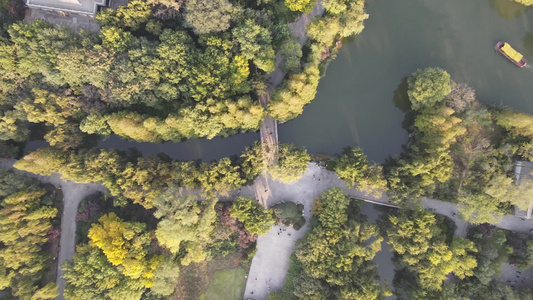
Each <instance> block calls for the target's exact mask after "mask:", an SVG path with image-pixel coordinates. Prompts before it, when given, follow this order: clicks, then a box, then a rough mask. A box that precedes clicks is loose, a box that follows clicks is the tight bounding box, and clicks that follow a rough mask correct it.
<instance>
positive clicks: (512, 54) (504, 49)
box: [495, 41, 527, 68]
mask: <svg viewBox="0 0 533 300" xmlns="http://www.w3.org/2000/svg"><path fill="white" fill-rule="evenodd" d="M495 48H496V50H498V51H500V53H501V54H502V55H503V56H505V57H507V59H508V60H510V61H512V62H513V63H514V64H515V65H517V66H519V67H520V68H522V67H525V66H526V65H527V60H526V58H525V57H524V56H523V55H522V54H521V53H520V52H518V51H516V50H515V49H513V47H511V45H509V44H508V43H505V42H502V41H499V42H497V43H496V47H495Z"/></svg>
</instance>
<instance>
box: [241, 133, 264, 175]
mask: <svg viewBox="0 0 533 300" xmlns="http://www.w3.org/2000/svg"><path fill="white" fill-rule="evenodd" d="M240 165H241V172H242V173H243V177H244V178H245V179H246V180H247V181H248V182H252V181H254V180H255V178H257V176H259V174H261V173H263V171H265V170H266V169H267V165H266V162H265V158H264V156H263V146H262V145H261V143H260V142H258V141H256V142H254V144H253V145H252V146H251V147H246V148H245V149H244V152H243V153H242V154H241V162H240Z"/></svg>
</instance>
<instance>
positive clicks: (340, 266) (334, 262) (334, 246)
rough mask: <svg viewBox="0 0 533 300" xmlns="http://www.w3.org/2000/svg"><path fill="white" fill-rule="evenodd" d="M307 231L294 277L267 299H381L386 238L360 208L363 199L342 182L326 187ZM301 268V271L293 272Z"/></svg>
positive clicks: (302, 241)
mask: <svg viewBox="0 0 533 300" xmlns="http://www.w3.org/2000/svg"><path fill="white" fill-rule="evenodd" d="M312 211H313V219H312V220H311V222H310V223H311V229H310V231H309V233H308V234H307V235H306V236H305V238H304V239H303V240H301V241H300V242H299V243H298V245H297V247H296V261H293V262H292V263H291V268H290V269H291V272H292V273H291V274H290V281H289V282H288V283H287V284H289V285H290V286H287V289H293V291H292V294H291V293H290V291H289V290H287V289H286V288H284V290H283V291H282V292H281V294H277V293H276V294H273V295H272V296H269V299H279V296H281V295H286V296H287V298H284V299H329V298H335V299H381V298H382V296H383V295H385V294H387V293H386V292H385V290H386V288H385V287H381V286H380V285H379V283H378V282H379V281H378V280H377V279H378V277H379V276H378V274H377V269H376V264H375V263H373V262H372V259H373V258H374V256H375V254H376V253H377V252H378V251H379V250H380V249H381V242H382V241H383V238H382V237H381V236H380V235H379V232H378V228H377V226H375V225H372V224H369V223H368V222H366V220H365V218H364V217H363V216H362V215H361V214H360V211H359V202H357V201H351V200H350V199H349V198H348V197H346V196H345V195H344V193H343V191H342V190H341V189H339V188H331V189H329V190H327V191H325V192H323V193H322V195H321V196H320V198H319V199H318V200H317V201H316V202H315V204H314V206H313V208H312ZM294 273H298V274H294Z"/></svg>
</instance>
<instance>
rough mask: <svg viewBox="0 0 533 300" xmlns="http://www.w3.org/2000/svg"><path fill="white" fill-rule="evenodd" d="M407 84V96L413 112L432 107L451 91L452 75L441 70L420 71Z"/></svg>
mask: <svg viewBox="0 0 533 300" xmlns="http://www.w3.org/2000/svg"><path fill="white" fill-rule="evenodd" d="M407 83H408V85H409V87H408V90H407V94H408V95H409V100H410V101H411V108H412V109H413V110H421V109H422V108H424V107H432V106H434V105H435V104H437V103H439V102H441V101H442V100H443V99H444V97H446V96H447V95H448V94H449V93H450V91H451V87H450V74H448V72H446V71H444V70H443V69H440V68H427V69H424V70H418V71H416V72H415V73H414V74H413V75H412V76H411V77H409V79H408V80H407Z"/></svg>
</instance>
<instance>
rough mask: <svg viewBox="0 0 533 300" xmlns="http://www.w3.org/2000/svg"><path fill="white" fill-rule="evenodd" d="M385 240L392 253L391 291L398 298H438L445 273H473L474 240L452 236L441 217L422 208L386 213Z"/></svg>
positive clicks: (446, 274)
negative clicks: (393, 274)
mask: <svg viewBox="0 0 533 300" xmlns="http://www.w3.org/2000/svg"><path fill="white" fill-rule="evenodd" d="M387 218H388V220H386V222H385V224H384V228H385V231H386V236H387V243H388V244H389V245H390V246H391V249H392V250H393V251H394V252H395V258H394V264H395V268H396V273H395V277H394V281H393V283H394V286H395V294H396V295H397V296H398V297H399V298H400V299H441V297H439V296H438V295H440V293H441V292H442V291H443V289H442V287H443V284H444V282H445V281H446V279H447V276H449V274H452V273H453V274H454V275H455V276H457V277H458V278H459V279H464V278H465V277H467V276H472V275H473V271H472V270H473V269H474V268H475V267H476V266H477V262H476V258H475V257H474V254H475V253H476V252H477V248H476V247H475V246H474V243H473V242H471V241H469V240H467V239H463V238H461V237H458V236H454V235H453V228H447V227H446V224H445V223H444V222H443V221H442V220H438V219H437V218H436V217H435V216H434V215H432V214H429V213H427V212H426V211H424V210H415V211H402V212H401V213H400V214H398V215H389V216H387Z"/></svg>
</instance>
